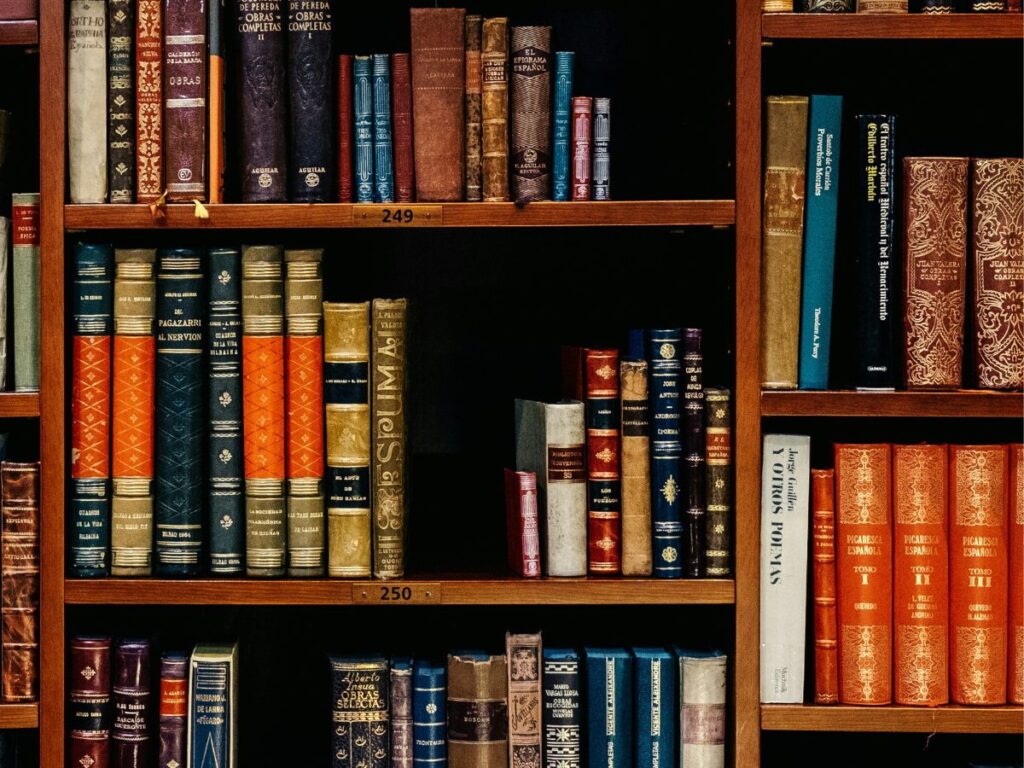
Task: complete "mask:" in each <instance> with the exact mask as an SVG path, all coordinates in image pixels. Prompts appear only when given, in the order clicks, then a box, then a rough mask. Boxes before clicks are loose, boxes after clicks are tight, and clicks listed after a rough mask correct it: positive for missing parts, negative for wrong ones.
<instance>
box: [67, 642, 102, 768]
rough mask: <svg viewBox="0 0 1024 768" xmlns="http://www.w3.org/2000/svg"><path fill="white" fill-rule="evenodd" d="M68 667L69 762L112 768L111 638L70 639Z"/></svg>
mask: <svg viewBox="0 0 1024 768" xmlns="http://www.w3.org/2000/svg"><path fill="white" fill-rule="evenodd" d="M68 667H69V669H68V711H67V716H68V763H69V764H70V765H81V766H84V765H89V766H90V768H111V764H110V720H111V717H110V638H109V637H87V636H76V637H72V638H71V641H70V643H69V653H68Z"/></svg>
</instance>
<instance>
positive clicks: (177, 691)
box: [157, 653, 188, 768]
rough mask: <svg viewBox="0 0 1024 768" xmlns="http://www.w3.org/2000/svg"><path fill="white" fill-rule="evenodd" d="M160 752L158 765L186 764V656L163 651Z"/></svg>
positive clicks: (163, 767)
mask: <svg viewBox="0 0 1024 768" xmlns="http://www.w3.org/2000/svg"><path fill="white" fill-rule="evenodd" d="M159 724H160V727H159V736H160V752H159V760H158V761H157V768H181V766H183V765H187V764H188V763H187V762H186V761H187V757H186V754H185V747H186V744H185V729H186V726H187V724H188V657H187V656H186V655H184V654H182V653H165V654H163V656H162V657H161V659H160V709H159Z"/></svg>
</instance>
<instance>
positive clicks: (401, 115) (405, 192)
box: [391, 53, 416, 203]
mask: <svg viewBox="0 0 1024 768" xmlns="http://www.w3.org/2000/svg"><path fill="white" fill-rule="evenodd" d="M391 122H392V123H393V132H394V141H395V200H396V202H399V203H411V202H413V200H415V199H416V198H415V195H416V186H415V173H414V170H413V166H414V163H413V156H412V72H411V71H410V70H409V54H408V53H393V54H391Z"/></svg>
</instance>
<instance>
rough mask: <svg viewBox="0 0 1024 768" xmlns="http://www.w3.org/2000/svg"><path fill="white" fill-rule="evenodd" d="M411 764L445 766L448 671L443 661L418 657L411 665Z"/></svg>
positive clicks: (446, 754)
mask: <svg viewBox="0 0 1024 768" xmlns="http://www.w3.org/2000/svg"><path fill="white" fill-rule="evenodd" d="M412 764H413V766H418V768H445V767H446V766H447V765H448V670H447V668H446V667H445V665H444V663H443V662H430V661H419V660H417V661H416V663H415V664H414V665H413V670H412Z"/></svg>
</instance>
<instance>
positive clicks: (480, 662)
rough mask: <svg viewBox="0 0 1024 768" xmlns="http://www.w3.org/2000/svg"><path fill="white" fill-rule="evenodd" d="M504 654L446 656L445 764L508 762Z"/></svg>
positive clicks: (479, 766)
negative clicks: (446, 755) (446, 717)
mask: <svg viewBox="0 0 1024 768" xmlns="http://www.w3.org/2000/svg"><path fill="white" fill-rule="evenodd" d="M505 659H506V657H505V655H504V654H502V655H500V656H499V655H495V656H490V655H488V654H486V653H455V654H449V656H448V766H449V768H505V766H507V765H508V757H509V753H508V693H509V692H508V680H507V678H506V674H507V673H506V669H507V665H506V661H505Z"/></svg>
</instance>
